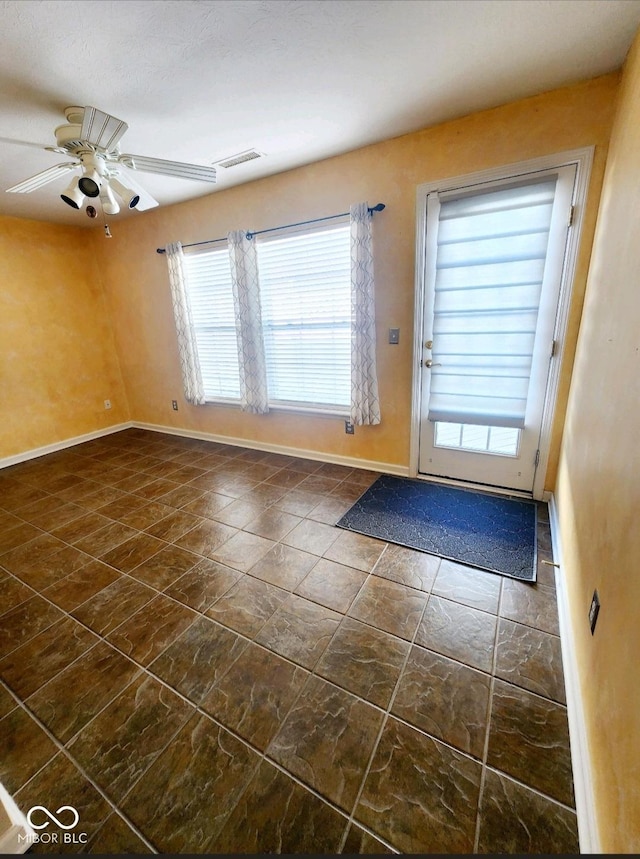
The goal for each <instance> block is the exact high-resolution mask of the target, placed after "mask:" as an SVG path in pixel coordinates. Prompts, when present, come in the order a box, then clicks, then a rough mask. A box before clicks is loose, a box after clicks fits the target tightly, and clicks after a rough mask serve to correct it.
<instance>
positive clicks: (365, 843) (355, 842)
mask: <svg viewBox="0 0 640 859" xmlns="http://www.w3.org/2000/svg"><path fill="white" fill-rule="evenodd" d="M342 852H343V853H347V854H349V855H351V856H358V855H365V856H371V855H374V856H381V855H386V854H389V855H393V854H394V851H393V850H391V849H390V848H389V847H385V845H384V844H383V843H382V841H379V840H378V839H377V838H375V837H374V836H373V835H371V834H370V833H369V832H365V831H364V829H362V828H361V827H360V826H358V825H357V824H356V823H352V824H351V826H350V827H349V833H348V835H347V839H346V841H345V843H344V847H343V848H342Z"/></svg>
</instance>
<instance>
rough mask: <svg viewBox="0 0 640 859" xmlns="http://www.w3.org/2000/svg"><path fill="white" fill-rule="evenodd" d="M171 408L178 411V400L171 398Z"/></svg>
mask: <svg viewBox="0 0 640 859" xmlns="http://www.w3.org/2000/svg"><path fill="white" fill-rule="evenodd" d="M171 408H172V409H173V411H174V412H177V411H178V401H177V400H171Z"/></svg>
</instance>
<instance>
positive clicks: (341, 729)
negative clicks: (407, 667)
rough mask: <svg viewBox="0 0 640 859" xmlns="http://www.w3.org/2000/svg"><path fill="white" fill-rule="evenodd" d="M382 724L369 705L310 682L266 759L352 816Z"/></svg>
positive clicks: (377, 712) (315, 680)
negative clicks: (278, 765) (287, 771)
mask: <svg viewBox="0 0 640 859" xmlns="http://www.w3.org/2000/svg"><path fill="white" fill-rule="evenodd" d="M382 718H383V714H382V712H381V711H380V710H378V709H376V708H375V707H372V706H371V705H370V704H366V703H365V702H364V701H361V700H360V699H358V698H356V697H355V696H353V695H350V694H349V693H348V692H345V691H343V690H342V689H338V688H337V687H335V686H333V685H331V684H330V683H327V682H326V681H325V680H322V679H321V678H320V677H310V678H309V680H308V681H307V685H306V686H305V688H304V690H303V691H302V694H301V695H300V697H299V698H298V700H297V702H296V703H295V705H294V706H293V708H292V710H291V712H290V713H289V715H288V716H287V718H286V720H285V722H284V724H283V725H282V727H281V729H280V731H279V732H278V734H277V736H276V738H275V739H274V740H273V742H272V743H271V745H270V746H269V748H268V749H267V754H268V756H269V757H271V758H273V759H274V760H275V761H277V762H278V763H280V764H281V765H282V766H284V767H285V768H286V769H287V770H289V772H291V773H293V774H294V775H296V776H298V778H300V779H301V780H302V781H304V782H305V783H306V784H308V785H309V786H310V787H312V788H313V789H314V790H317V791H318V793H320V794H322V796H325V797H326V798H327V799H329V800H330V801H331V802H335V803H336V805H338V806H339V807H340V808H343V809H345V810H346V811H347V812H350V811H351V809H352V808H353V804H354V802H355V800H356V796H357V794H358V790H359V788H360V785H361V784H362V779H363V778H364V774H365V770H366V767H367V763H368V761H369V756H370V755H371V752H372V751H373V746H374V744H375V741H376V737H377V735H378V730H379V729H380V725H381V723H382Z"/></svg>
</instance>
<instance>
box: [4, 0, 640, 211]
mask: <svg viewBox="0 0 640 859" xmlns="http://www.w3.org/2000/svg"><path fill="white" fill-rule="evenodd" d="M638 26H640V0H198V2H193V0H87V2H85V0H0V213H2V214H7V215H14V216H17V217H26V218H36V219H39V220H47V221H55V222H59V223H73V224H77V225H80V226H90V225H91V223H92V222H90V221H89V219H88V218H87V217H86V215H85V214H84V213H83V212H82V211H80V212H78V211H74V210H73V209H71V208H70V207H68V206H65V205H64V203H62V201H61V200H60V198H59V194H60V192H61V190H62V189H63V188H64V186H65V185H66V183H67V181H68V176H67V177H66V178H60V179H57V180H56V181H55V182H53V183H51V184H50V185H48V186H46V187H44V188H42V189H40V190H38V191H35V192H33V193H31V194H6V193H4V189H6V188H8V187H10V186H11V185H14V184H15V183H17V182H19V181H21V180H22V179H25V178H27V177H29V176H31V175H32V174H34V173H37V172H39V171H41V170H44V169H46V168H47V167H50V166H53V165H54V164H57V163H60V162H61V161H64V160H65V156H60V155H56V154H53V153H50V152H46V151H44V150H43V149H41V148H39V147H40V146H45V145H53V144H54V143H55V138H54V135H53V130H54V128H55V127H56V126H57V125H60V124H62V123H64V122H65V119H64V114H63V110H64V108H65V107H66V106H68V105H81V106H82V105H86V104H90V105H93V106H95V107H98V108H99V109H101V110H103V111H105V112H107V113H112V114H114V115H115V116H117V117H119V118H120V119H123V120H125V121H126V122H127V123H128V124H129V130H128V131H127V133H126V134H125V136H124V138H123V140H122V141H121V149H122V151H123V152H130V153H135V154H138V155H149V156H154V157H157V158H168V159H171V160H177V161H190V162H196V163H200V164H211V163H212V162H215V161H217V160H219V159H222V158H225V157H227V156H231V155H234V154H236V153H238V152H241V151H243V150H246V149H249V148H256V149H258V150H260V151H261V152H264V153H266V157H265V158H264V159H260V160H258V161H255V162H249V163H247V164H244V165H242V166H239V167H236V168H232V169H230V170H228V171H225V170H222V169H221V170H219V172H218V184H217V185H215V186H212V185H207V184H205V183H200V182H194V181H191V180H182V179H175V178H165V177H160V176H155V175H151V174H149V173H142V172H139V173H138V174H137V176H136V178H137V179H138V181H139V182H140V184H142V185H143V186H144V187H145V188H146V189H147V190H148V191H149V192H150V193H151V194H153V195H154V196H155V197H156V198H157V199H158V200H159V201H160V204H161V205H166V204H169V203H175V202H178V201H182V200H187V199H191V198H193V197H196V196H200V195H202V194H208V193H212V192H213V193H215V191H216V190H220V189H223V188H228V187H230V186H231V185H235V184H238V183H241V182H246V181H250V180H253V179H256V178H258V177H261V176H266V175H269V174H272V173H278V172H281V171H283V170H288V169H290V168H292V167H296V166H299V165H302V164H306V163H309V162H313V161H317V160H319V159H322V158H326V157H328V156H331V155H336V154H339V153H342V152H346V151H348V150H351V149H355V148H358V147H360V146H363V145H366V144H368V143H374V142H376V141H380V140H384V139H387V138H390V137H395V136H398V135H400V134H404V133H407V132H410V131H414V130H416V129H419V128H423V127H425V126H428V125H433V124H435V123H439V122H442V121H444V120H447V119H451V118H454V117H457V116H461V115H464V114H466V113H470V112H473V111H476V110H480V109H484V108H489V107H492V106H495V105H498V104H502V103H505V102H508V101H512V100H514V99H518V98H522V97H525V96H528V95H532V94H535V93H538V92H542V91H544V90H549V89H553V88H555V87H558V86H562V85H565V84H568V83H572V82H575V81H580V80H584V79H587V78H590V77H595V76H597V75H601V74H605V73H607V72H610V71H612V70H614V69H617V68H619V67H620V66H621V65H622V63H623V61H624V58H625V55H626V53H627V51H628V49H629V46H630V44H631V41H632V39H633V36H634V33H635V31H636V29H637V28H638ZM9 141H14V142H9ZM20 141H22V143H20ZM27 144H38V145H37V146H34V145H27ZM121 217H144V215H142V214H140V213H136V212H133V213H127V214H124V215H118V218H121ZM93 223H95V222H93Z"/></svg>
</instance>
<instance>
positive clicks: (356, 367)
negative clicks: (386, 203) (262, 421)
mask: <svg viewBox="0 0 640 859" xmlns="http://www.w3.org/2000/svg"><path fill="white" fill-rule="evenodd" d="M351 423H353V424H358V425H363V424H379V423H380V400H379V397H378V377H377V375H376V311H375V296H374V288H373V243H372V236H371V212H370V211H369V206H368V204H367V203H356V204H355V205H353V206H351Z"/></svg>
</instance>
